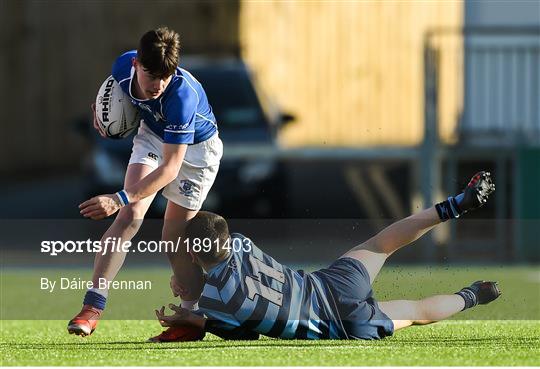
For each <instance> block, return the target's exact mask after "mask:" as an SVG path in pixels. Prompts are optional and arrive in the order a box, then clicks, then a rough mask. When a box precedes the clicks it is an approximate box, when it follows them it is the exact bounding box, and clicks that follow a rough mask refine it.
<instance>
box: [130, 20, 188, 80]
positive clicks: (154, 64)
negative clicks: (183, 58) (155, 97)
mask: <svg viewBox="0 0 540 369" xmlns="http://www.w3.org/2000/svg"><path fill="white" fill-rule="evenodd" d="M179 58H180V36H179V35H178V33H176V32H175V31H173V30H171V29H169V28H167V27H160V28H158V29H155V30H151V31H148V32H146V33H145V34H144V35H143V36H142V37H141V40H140V41H139V47H138V48H137V60H138V61H139V62H140V63H141V64H142V65H143V67H144V68H145V69H147V70H148V71H149V72H150V73H151V74H152V75H154V76H156V77H159V78H167V77H169V76H171V75H173V74H174V71H175V70H176V67H177V66H178V61H179Z"/></svg>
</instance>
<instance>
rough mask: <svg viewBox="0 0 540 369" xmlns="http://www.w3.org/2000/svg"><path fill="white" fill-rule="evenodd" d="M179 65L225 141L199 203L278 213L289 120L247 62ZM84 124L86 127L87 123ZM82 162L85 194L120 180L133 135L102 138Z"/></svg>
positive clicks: (240, 212) (114, 186) (196, 60)
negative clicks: (196, 85)
mask: <svg viewBox="0 0 540 369" xmlns="http://www.w3.org/2000/svg"><path fill="white" fill-rule="evenodd" d="M181 66H182V67H184V68H186V69H187V70H189V71H190V72H191V73H192V74H193V75H194V76H195V77H196V78H197V79H198V80H199V81H200V82H201V83H202V85H203V86H204V89H205V91H206V93H207V96H208V100H209V102H210V104H211V106H212V109H213V111H214V114H215V116H216V119H217V123H218V129H219V135H220V137H221V139H222V140H223V143H224V156H223V159H222V161H221V167H220V170H219V173H218V176H217V179H216V182H215V184H214V186H213V187H212V190H211V191H210V193H209V195H208V198H207V199H206V201H205V204H204V208H205V209H208V210H212V211H217V212H219V213H221V214H223V215H224V216H227V217H279V216H280V215H282V214H283V213H284V212H285V211H286V201H285V199H284V196H285V194H286V188H285V187H286V174H285V172H284V166H283V165H282V163H281V162H280V160H279V159H278V156H277V155H276V154H277V152H278V150H279V144H278V133H279V131H280V130H281V128H282V127H283V126H284V125H285V124H287V123H289V122H291V121H293V120H294V117H293V116H292V115H290V114H285V113H283V112H281V111H280V110H279V109H277V108H276V107H275V104H273V102H272V101H271V100H270V99H268V98H266V97H265V96H264V95H263V94H262V93H261V90H260V89H259V88H258V87H257V86H256V83H255V81H254V78H253V75H252V73H251V72H250V70H249V68H248V67H247V66H246V64H245V63H244V62H243V61H241V60H239V59H235V58H225V59H223V58H222V59H209V58H204V57H185V58H183V59H182V63H181ZM88 127H91V125H90V123H88ZM91 136H92V139H93V141H94V143H95V144H94V149H93V150H92V152H91V154H90V155H89V156H88V158H87V160H86V161H85V164H84V168H83V170H84V173H85V177H86V181H85V182H86V185H87V189H86V192H87V194H88V196H95V195H96V194H100V193H112V192H114V191H117V190H118V189H119V188H121V187H122V185H123V180H124V175H125V169H126V165H127V162H128V160H129V156H130V153H131V146H132V137H128V138H125V139H123V140H109V139H102V138H101V137H99V136H98V135H97V133H95V132H92V134H91ZM165 205H166V200H165V199H164V198H163V197H162V196H157V197H156V199H155V200H154V203H153V204H152V207H151V209H150V212H149V216H150V217H153V216H161V214H162V213H163V211H164V209H165Z"/></svg>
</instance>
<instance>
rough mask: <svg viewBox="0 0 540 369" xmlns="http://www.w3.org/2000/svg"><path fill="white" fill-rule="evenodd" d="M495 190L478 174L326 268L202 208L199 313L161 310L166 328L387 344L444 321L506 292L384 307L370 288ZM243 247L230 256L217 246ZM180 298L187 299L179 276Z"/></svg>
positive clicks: (468, 290)
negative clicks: (300, 265)
mask: <svg viewBox="0 0 540 369" xmlns="http://www.w3.org/2000/svg"><path fill="white" fill-rule="evenodd" d="M494 189H495V186H494V185H493V183H492V181H491V177H490V174H489V173H487V172H480V173H477V174H476V175H475V176H474V177H473V178H472V179H471V181H470V182H469V184H468V185H467V186H466V187H465V189H464V191H463V192H462V193H460V194H459V195H457V196H455V197H449V198H448V199H447V200H446V201H443V202H441V203H439V204H437V205H435V206H433V207H431V208H429V209H426V210H424V211H422V212H420V213H418V214H414V215H411V216H409V217H408V218H405V219H403V220H400V221H398V222H396V223H394V224H392V225H390V226H389V227H387V228H385V229H384V230H382V231H381V232H380V233H378V234H377V235H376V236H374V237H372V238H371V239H369V240H367V241H366V242H364V243H362V244H361V245H359V246H357V247H355V248H353V249H352V250H350V251H348V252H347V253H346V254H345V255H343V256H342V257H341V258H339V259H338V260H337V261H335V262H334V263H333V264H332V265H330V266H329V267H328V268H326V269H321V270H318V271H315V272H313V273H304V272H303V271H295V270H292V269H290V268H288V267H287V266H285V265H282V264H280V263H278V262H277V261H276V260H274V259H273V258H272V257H270V256H268V255H267V254H265V253H263V252H262V251H261V250H260V249H258V248H257V247H256V246H255V245H254V244H253V243H252V242H251V241H250V240H249V239H247V238H246V237H244V236H242V235H240V234H232V235H230V236H229V231H228V226H227V223H226V221H225V219H223V218H222V217H220V216H219V215H216V214H212V213H207V212H201V213H199V214H197V216H196V217H195V218H193V219H192V220H191V221H190V222H189V224H188V225H187V228H186V237H187V238H189V239H190V240H197V239H199V240H201V239H210V240H218V242H215V241H214V242H213V243H212V245H213V246H214V247H212V248H211V250H210V251H209V252H204V249H201V248H192V249H191V250H190V253H191V255H192V257H193V260H194V262H196V263H197V264H199V265H200V266H201V267H202V268H203V269H204V270H205V271H206V272H207V280H206V284H205V286H204V290H203V293H202V296H201V298H200V300H199V308H200V309H199V310H198V311H197V312H196V313H193V312H191V311H188V310H186V309H183V308H181V307H178V306H175V305H172V304H171V305H170V308H171V309H172V310H174V314H173V315H170V316H167V315H165V308H164V307H162V308H161V309H160V310H159V311H157V310H156V315H157V317H158V319H159V321H160V323H161V325H162V326H164V327H184V329H185V330H184V336H183V340H198V339H202V338H203V337H204V333H205V332H211V333H214V334H216V335H218V336H220V337H222V338H226V339H256V338H258V337H259V334H262V335H266V336H270V337H279V338H286V339H293V338H294V339H380V338H384V337H386V336H390V335H392V334H393V332H394V331H395V330H398V329H401V328H405V327H409V326H411V325H414V324H428V323H433V322H437V321H440V320H442V319H446V318H448V317H450V316H452V315H454V314H456V313H458V312H460V311H462V310H465V309H469V308H472V307H474V306H476V305H478V304H487V303H489V302H491V301H493V300H495V299H496V298H497V297H499V295H500V292H499V289H498V286H497V283H496V282H485V281H477V282H474V283H472V284H471V285H470V286H468V287H465V288H463V289H461V290H460V291H458V292H457V293H454V294H448V295H437V296H431V297H428V298H425V299H422V300H417V301H412V300H395V301H386V302H378V301H377V300H375V298H374V296H373V291H372V287H371V285H372V283H373V281H374V280H375V278H376V277H377V275H378V273H379V271H380V269H381V267H382V266H383V265H384V263H385V261H386V259H387V258H388V257H389V256H390V255H392V253H394V252H395V251H396V250H398V249H400V248H401V247H403V246H405V245H408V244H409V243H411V242H413V241H415V240H416V239H418V238H419V237H421V236H422V235H423V234H424V233H426V232H428V231H429V230H430V229H432V228H433V227H435V226H436V225H437V224H439V223H441V222H444V221H447V220H449V219H454V218H458V217H460V216H461V215H463V214H464V213H466V212H468V211H470V210H473V209H476V208H478V207H480V206H482V205H483V204H484V203H485V202H486V201H487V200H488V197H489V195H490V194H491V193H492V192H493V191H494ZM227 242H229V243H234V242H237V243H238V242H239V243H240V245H242V246H247V247H236V248H232V249H231V250H226V249H224V248H221V249H219V248H217V247H215V246H216V245H218V244H221V245H223V244H224V243H227ZM171 284H172V287H173V292H175V293H181V291H180V290H179V289H178V286H176V285H175V280H174V279H173V280H172V283H171Z"/></svg>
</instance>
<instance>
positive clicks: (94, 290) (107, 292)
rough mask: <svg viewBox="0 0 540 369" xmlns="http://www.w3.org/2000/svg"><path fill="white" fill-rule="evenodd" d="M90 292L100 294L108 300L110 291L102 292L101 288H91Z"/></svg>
mask: <svg viewBox="0 0 540 369" xmlns="http://www.w3.org/2000/svg"><path fill="white" fill-rule="evenodd" d="M88 291H92V292H95V293H98V294H100V295H101V296H103V297H105V298H107V296H109V290H100V289H99V288H90V289H89V290H88Z"/></svg>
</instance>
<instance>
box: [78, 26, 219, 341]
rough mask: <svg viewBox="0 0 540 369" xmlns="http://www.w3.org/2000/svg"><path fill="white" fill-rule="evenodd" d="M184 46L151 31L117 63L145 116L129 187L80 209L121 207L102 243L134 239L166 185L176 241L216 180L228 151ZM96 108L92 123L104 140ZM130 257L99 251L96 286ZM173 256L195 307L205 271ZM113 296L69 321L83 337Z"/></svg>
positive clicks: (96, 295) (89, 296) (100, 295)
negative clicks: (183, 64)
mask: <svg viewBox="0 0 540 369" xmlns="http://www.w3.org/2000/svg"><path fill="white" fill-rule="evenodd" d="M179 51H180V39H179V36H178V34H177V33H176V32H174V31H172V30H170V29H168V28H166V27H162V28H158V29H156V30H152V31H149V32H147V33H145V34H144V35H143V36H142V38H141V39H140V42H139V46H138V49H137V50H133V51H129V52H126V53H124V54H122V55H121V56H120V57H119V58H118V59H117V60H116V61H115V62H114V64H113V67H112V75H113V77H114V79H115V80H116V81H117V82H118V83H119V84H120V86H121V88H122V90H123V91H124V92H125V93H126V94H127V95H128V96H129V97H130V98H131V102H132V103H133V104H134V105H135V106H136V107H137V108H138V109H139V111H140V114H141V118H142V120H141V126H140V127H139V130H138V132H137V135H136V136H135V138H134V139H133V150H132V154H131V158H130V160H129V164H128V167H127V172H126V176H125V182H124V188H123V189H121V190H120V191H118V192H117V193H116V194H107V195H101V196H96V197H94V198H92V199H90V200H88V201H85V202H83V203H82V204H81V205H80V206H79V208H80V209H81V214H82V215H83V216H84V217H87V218H91V219H102V218H105V217H108V216H110V215H112V214H114V213H116V212H117V211H119V213H118V215H117V216H116V219H115V220H114V223H113V224H112V225H111V226H110V228H109V229H108V230H107V232H106V233H105V234H104V235H103V237H102V241H103V240H105V239H107V238H109V237H115V238H116V239H119V238H121V239H122V241H127V240H131V239H132V238H133V237H134V236H135V234H136V233H137V231H138V230H139V228H140V226H141V224H142V220H143V218H144V216H145V214H146V212H147V210H148V208H149V207H150V204H151V203H152V200H153V199H154V197H155V195H156V193H157V192H158V191H159V190H161V189H163V196H165V198H167V200H168V202H167V209H166V211H165V215H164V225H163V230H162V239H163V240H166V241H169V240H171V241H176V240H177V239H178V237H180V236H182V235H183V233H184V227H185V224H186V222H187V221H188V220H189V219H191V218H193V217H194V216H195V215H196V214H197V212H198V211H199V209H200V208H201V206H202V203H203V202H204V200H205V198H206V196H207V194H208V192H209V190H210V187H212V184H213V183H214V180H215V178H216V175H217V172H218V168H219V162H220V159H221V156H222V152H223V146H222V143H221V140H220V139H219V136H218V130H217V125H216V119H215V117H214V114H213V112H212V108H211V106H210V104H209V103H208V100H207V97H206V94H205V92H204V89H203V87H202V86H201V84H200V83H199V82H198V81H197V80H196V79H195V78H194V77H193V76H192V75H191V74H190V73H189V72H188V71H186V70H184V69H181V68H179V67H178V61H179ZM92 108H93V110H94V127H95V128H96V129H97V130H98V131H99V132H100V134H101V135H102V136H104V137H105V135H104V132H103V128H102V127H101V122H100V121H99V119H98V118H96V115H95V107H94V105H93V106H92ZM125 257H126V254H125V253H123V252H114V253H106V254H105V255H102V254H97V255H96V258H95V262H94V274H93V278H92V281H93V284H94V286H98V282H99V280H100V278H104V279H106V280H107V281H111V280H113V279H114V278H115V277H116V274H117V273H118V271H119V269H120V267H121V266H122V264H123V262H124V259H125ZM169 259H170V262H171V266H172V267H173V270H174V274H175V278H177V279H178V282H179V283H181V284H182V285H183V286H186V291H185V294H184V301H183V302H182V306H184V307H186V308H192V307H193V306H194V305H195V304H196V299H197V298H198V296H199V295H200V292H201V290H202V286H203V284H204V282H203V278H202V277H203V275H202V271H201V269H200V267H199V266H197V265H195V264H193V263H192V262H191V258H190V257H189V255H188V254H187V252H185V251H184V252H183V253H181V254H176V255H174V258H169ZM107 294H108V291H107V290H100V289H97V288H93V289H90V290H88V292H87V293H86V295H85V297H84V301H83V308H82V310H81V312H80V313H79V314H77V316H75V317H74V318H73V319H72V320H71V321H70V322H69V323H68V331H69V333H74V334H78V335H83V336H85V335H89V334H91V333H92V332H93V331H94V329H95V328H96V325H97V322H98V320H99V318H100V316H101V313H102V311H103V309H104V308H105V303H106V300H107ZM174 332H175V330H174V329H172V330H169V331H168V332H167V333H166V335H167V338H168V339H170V340H174V334H175V333H174Z"/></svg>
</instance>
